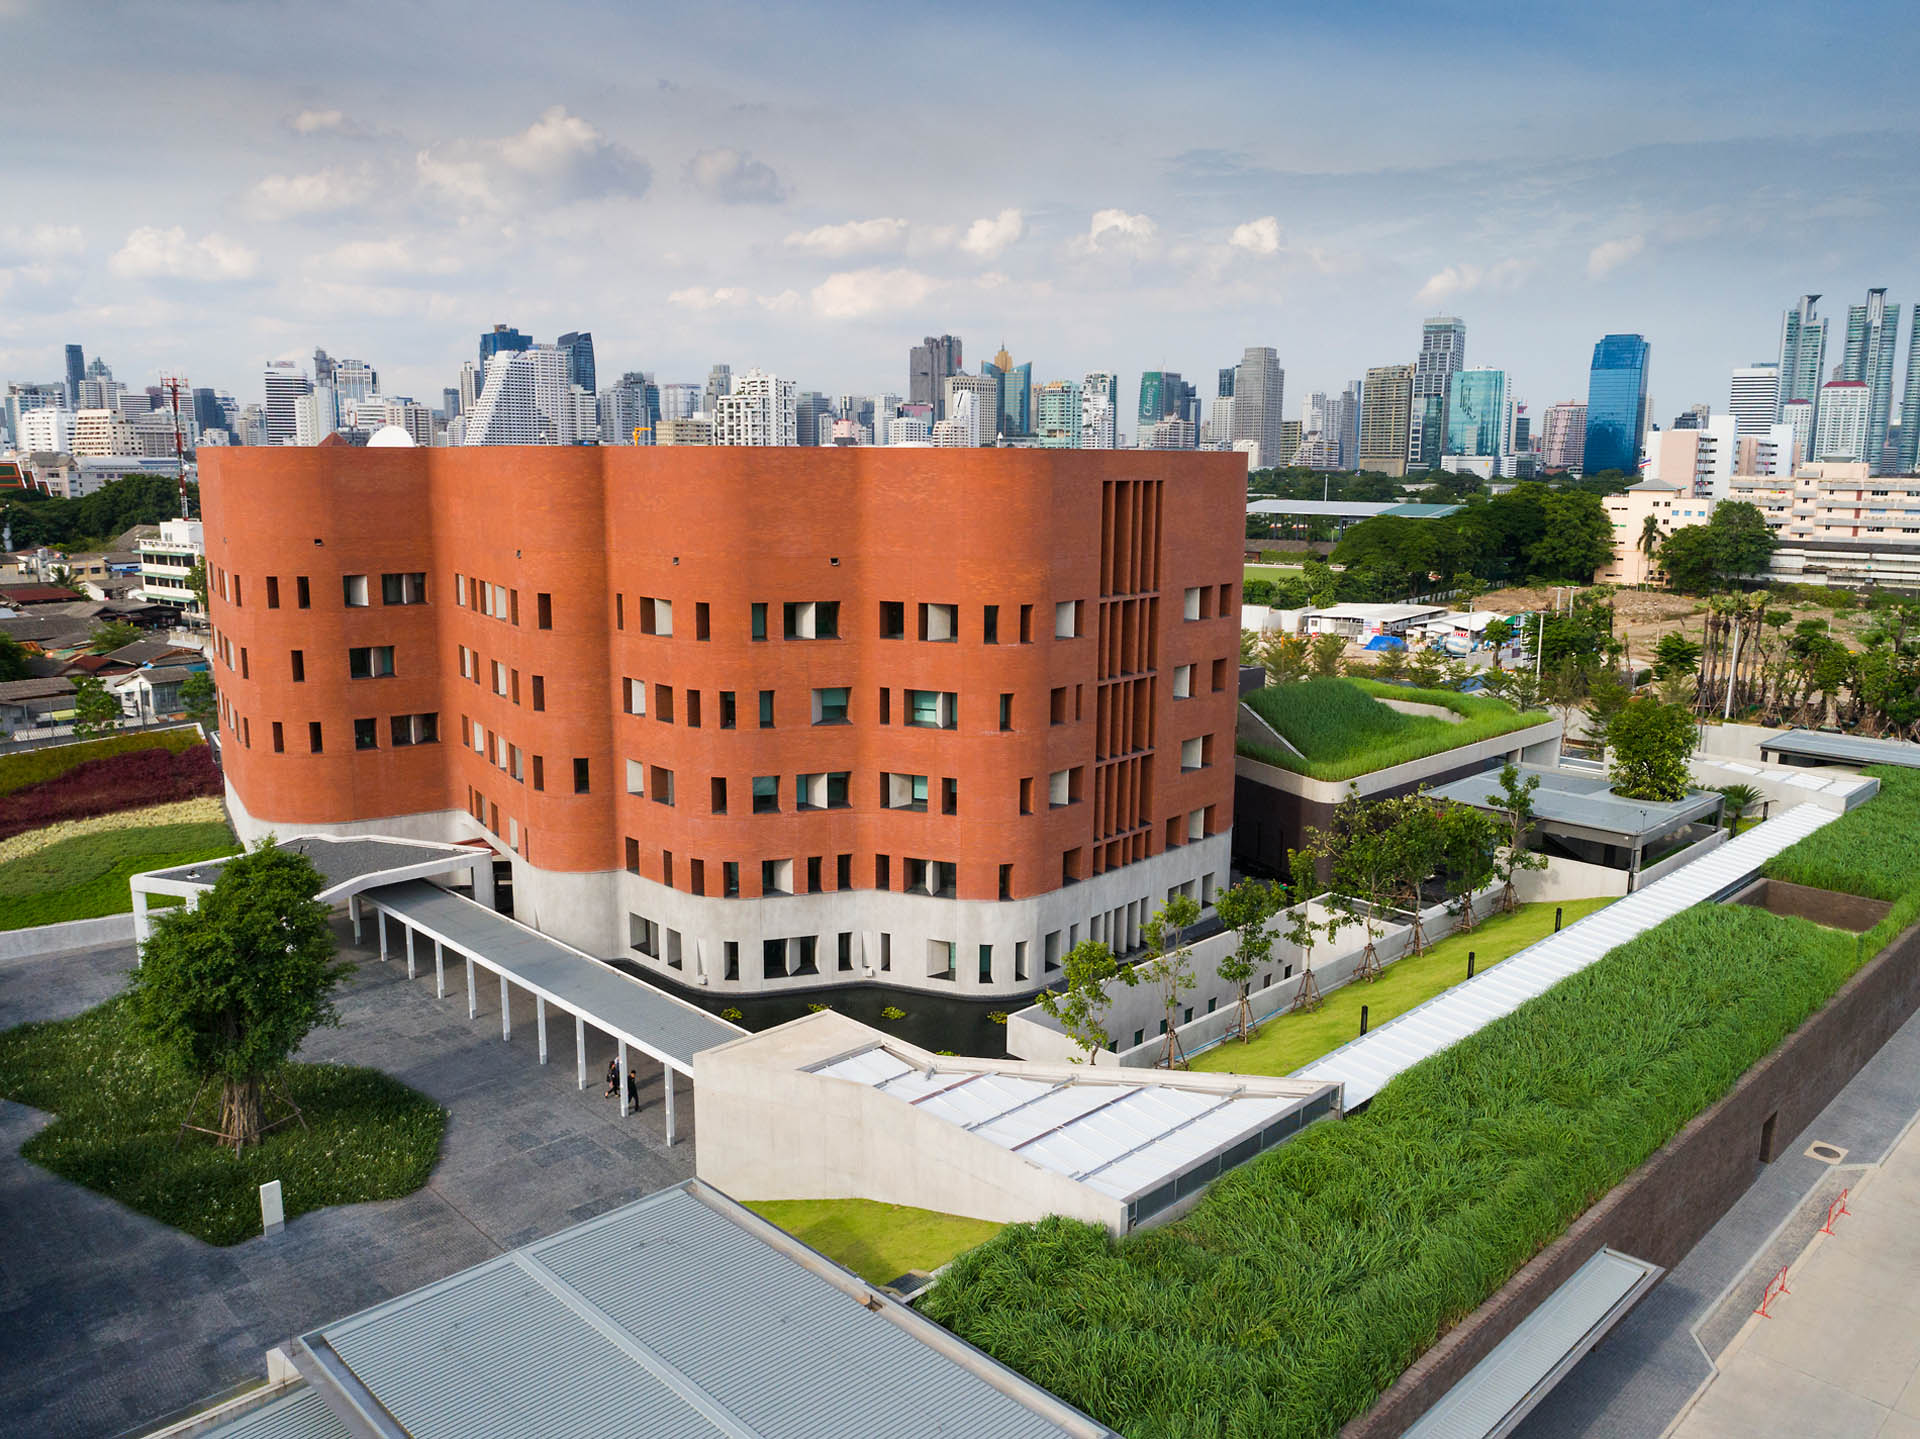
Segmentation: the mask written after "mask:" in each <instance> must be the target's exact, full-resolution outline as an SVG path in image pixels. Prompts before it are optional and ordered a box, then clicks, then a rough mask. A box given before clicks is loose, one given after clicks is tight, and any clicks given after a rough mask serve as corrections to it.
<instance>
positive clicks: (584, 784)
mask: <svg viewBox="0 0 1920 1439" xmlns="http://www.w3.org/2000/svg"><path fill="white" fill-rule="evenodd" d="M589 770H590V766H589V765H588V763H587V761H585V760H584V759H576V760H575V761H574V762H573V792H574V793H575V794H591V793H592V792H593V785H592V783H591V778H592V776H591V775H590V773H589Z"/></svg>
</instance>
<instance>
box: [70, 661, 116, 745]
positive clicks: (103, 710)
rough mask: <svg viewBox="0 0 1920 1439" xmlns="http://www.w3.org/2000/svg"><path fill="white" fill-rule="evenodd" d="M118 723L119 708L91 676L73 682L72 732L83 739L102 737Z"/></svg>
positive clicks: (105, 689) (103, 687)
mask: <svg viewBox="0 0 1920 1439" xmlns="http://www.w3.org/2000/svg"><path fill="white" fill-rule="evenodd" d="M119 722H120V706H119V705H117V704H116V703H114V699H113V696H112V695H110V694H108V693H107V687H106V686H105V685H103V684H101V683H100V681H99V680H97V679H96V678H94V677H93V676H92V675H81V676H79V677H78V678H77V679H75V680H74V682H73V732H74V733H75V734H77V735H80V736H83V737H85V738H92V737H94V736H96V735H103V734H105V733H106V732H107V731H108V730H110V729H112V728H113V727H114V726H115V725H117V724H119Z"/></svg>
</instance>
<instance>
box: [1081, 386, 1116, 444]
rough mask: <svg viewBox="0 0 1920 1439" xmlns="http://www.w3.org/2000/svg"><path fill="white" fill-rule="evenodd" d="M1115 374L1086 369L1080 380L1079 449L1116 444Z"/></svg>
mask: <svg viewBox="0 0 1920 1439" xmlns="http://www.w3.org/2000/svg"><path fill="white" fill-rule="evenodd" d="M1119 398H1120V379H1119V376H1117V375H1113V374H1110V373H1108V372H1107V371H1105V370H1089V371H1087V373H1086V374H1085V375H1084V376H1082V377H1081V380H1080V448H1081V449H1083V450H1111V449H1113V448H1114V447H1115V446H1116V445H1118V444H1119V435H1118V431H1117V428H1116V427H1117V424H1118V414H1117V405H1118V402H1119Z"/></svg>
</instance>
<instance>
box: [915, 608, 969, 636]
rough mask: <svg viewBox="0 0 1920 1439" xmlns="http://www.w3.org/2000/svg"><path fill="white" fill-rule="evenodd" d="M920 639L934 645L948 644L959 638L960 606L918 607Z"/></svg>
mask: <svg viewBox="0 0 1920 1439" xmlns="http://www.w3.org/2000/svg"><path fill="white" fill-rule="evenodd" d="M920 638H921V639H923V640H928V641H931V642H933V643H936V644H945V643H950V642H951V641H954V640H957V639H959V638H960V606H958V605H930V604H922V605H921V606H920Z"/></svg>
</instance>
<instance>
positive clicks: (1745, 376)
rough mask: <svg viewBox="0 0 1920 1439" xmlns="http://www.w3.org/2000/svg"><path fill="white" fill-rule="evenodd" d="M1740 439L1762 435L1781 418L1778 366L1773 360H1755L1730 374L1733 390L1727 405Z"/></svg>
mask: <svg viewBox="0 0 1920 1439" xmlns="http://www.w3.org/2000/svg"><path fill="white" fill-rule="evenodd" d="M1727 409H1728V412H1729V413H1731V414H1732V416H1733V418H1734V422H1735V423H1736V424H1737V425H1738V426H1739V430H1740V438H1741V439H1743V440H1744V439H1746V438H1747V437H1749V436H1757V435H1764V434H1765V433H1766V432H1767V427H1768V426H1769V425H1773V424H1776V423H1778V421H1779V418H1780V366H1779V364H1778V363H1777V362H1776V361H1771V360H1756V361H1755V362H1754V363H1753V364H1751V365H1742V366H1741V367H1740V368H1739V369H1737V370H1735V371H1734V372H1733V389H1732V394H1731V396H1730V399H1729V402H1728V405H1727Z"/></svg>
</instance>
